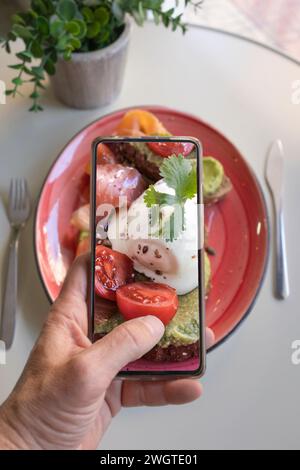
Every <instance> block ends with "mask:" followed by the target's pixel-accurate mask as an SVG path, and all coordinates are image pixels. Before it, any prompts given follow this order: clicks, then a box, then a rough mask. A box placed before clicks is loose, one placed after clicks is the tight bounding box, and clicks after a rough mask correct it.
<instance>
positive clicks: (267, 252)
mask: <svg viewBox="0 0 300 470" xmlns="http://www.w3.org/2000/svg"><path fill="white" fill-rule="evenodd" d="M136 108H139V109H146V110H147V109H149V108H151V109H152V110H154V112H155V109H157V110H161V111H171V112H173V113H174V112H175V113H178V114H183V115H185V116H187V117H189V118H191V119H193V120H196V121H201V123H202V124H203V125H205V126H206V127H207V128H209V129H211V130H212V131H213V132H216V133H217V134H219V135H220V136H221V137H222V138H223V139H225V140H226V141H228V142H229V143H230V145H232V147H233V148H234V149H235V150H236V151H237V153H238V154H239V156H240V158H241V159H242V161H243V163H244V164H245V165H246V167H247V170H248V171H249V173H250V174H251V176H252V178H253V180H254V182H255V184H256V189H257V191H258V193H259V196H260V198H261V202H262V206H263V208H264V212H265V222H266V250H265V255H264V263H263V271H262V274H261V277H260V279H259V283H258V285H257V288H256V289H255V293H254V296H253V298H252V301H251V303H250V304H249V306H248V307H247V309H246V311H245V312H244V313H243V315H242V317H241V318H240V320H239V321H238V322H237V324H236V325H235V326H234V327H233V328H232V329H231V330H230V331H229V332H228V333H227V334H226V335H224V336H223V337H222V338H221V339H220V340H219V341H218V342H216V343H215V344H214V345H213V346H212V347H211V348H209V349H208V350H207V352H208V353H209V352H212V351H214V350H216V349H217V348H218V347H219V346H221V345H222V344H224V343H225V342H226V341H227V340H228V339H230V337H231V336H232V335H233V334H234V333H236V331H237V330H238V329H239V328H240V327H241V326H242V324H243V322H244V321H245V320H246V319H247V318H248V317H249V315H250V313H251V311H252V310H253V308H254V306H255V304H256V302H257V299H258V296H259V293H260V291H261V288H262V286H263V284H264V282H265V278H266V272H267V267H268V264H269V258H270V216H269V210H268V206H267V203H266V198H265V195H264V192H263V190H262V186H261V183H260V181H259V179H258V177H257V176H256V174H255V172H254V170H253V169H252V167H251V165H250V164H249V163H248V161H247V160H246V159H245V158H244V157H243V155H242V153H241V152H240V151H239V149H238V148H237V147H236V145H235V144H233V143H232V142H231V140H230V139H229V138H228V137H227V136H226V135H225V134H224V133H223V132H220V131H219V130H218V129H216V128H215V127H214V126H212V125H211V124H210V123H208V122H206V121H204V120H202V119H201V118H200V117H198V116H196V115H194V114H192V113H189V112H185V111H181V110H179V109H175V108H170V107H168V106H161V105H154V104H148V105H133V106H127V107H125V108H120V109H116V110H114V111H111V112H109V113H106V114H104V115H102V116H100V117H98V118H96V119H94V120H93V121H91V122H90V123H88V124H87V125H86V126H84V127H82V128H81V129H80V130H79V131H78V132H76V133H75V134H74V135H73V136H72V137H71V138H70V139H69V140H68V142H67V143H66V144H65V145H64V146H63V148H62V149H61V150H60V151H59V152H58V154H57V156H56V157H55V159H54V161H53V162H52V163H51V165H50V167H49V169H48V171H47V173H46V175H45V177H44V178H43V180H42V184H41V187H40V190H39V192H38V195H37V204H36V207H35V210H34V218H33V252H34V259H35V264H36V267H37V272H38V276H39V279H40V281H41V284H42V286H43V290H44V292H45V294H46V297H47V299H48V301H49V303H50V304H51V305H52V304H53V303H54V302H55V300H53V299H52V297H51V295H50V292H49V290H48V288H47V286H46V283H45V281H44V278H43V274H42V271H41V266H40V263H39V259H38V249H37V237H36V234H37V220H38V212H39V208H40V202H41V197H42V193H43V191H44V189H45V185H46V182H47V180H48V178H49V176H50V174H51V172H52V170H53V168H54V166H55V165H56V163H57V161H58V160H59V158H60V156H61V155H62V153H63V152H64V151H65V149H66V148H67V147H68V146H69V145H70V144H71V142H73V140H75V139H76V138H77V137H78V136H79V135H80V134H81V133H82V132H83V131H85V130H86V129H88V128H89V127H90V126H92V125H93V124H96V123H97V122H98V121H100V120H102V119H105V118H108V117H110V116H112V115H114V114H116V113H120V112H123V113H125V112H126V111H129V110H131V109H136Z"/></svg>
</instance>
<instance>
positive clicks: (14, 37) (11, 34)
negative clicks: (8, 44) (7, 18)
mask: <svg viewBox="0 0 300 470" xmlns="http://www.w3.org/2000/svg"><path fill="white" fill-rule="evenodd" d="M7 39H9V41H16V39H17V35H16V34H15V33H14V32H13V31H10V32H9V33H8V35H7Z"/></svg>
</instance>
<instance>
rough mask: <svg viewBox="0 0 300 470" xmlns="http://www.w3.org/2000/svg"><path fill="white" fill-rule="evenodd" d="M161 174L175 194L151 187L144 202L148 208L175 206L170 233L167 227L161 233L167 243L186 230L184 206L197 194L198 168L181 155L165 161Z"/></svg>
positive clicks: (169, 226) (171, 217)
mask: <svg viewBox="0 0 300 470" xmlns="http://www.w3.org/2000/svg"><path fill="white" fill-rule="evenodd" d="M159 173H160V175H161V176H162V178H164V180H165V182H166V184H167V185H168V186H169V187H170V188H172V189H174V190H175V194H174V195H172V194H167V193H163V192H159V191H157V190H156V189H155V186H154V185H150V186H149V188H148V189H147V191H146V192H145V194H144V202H145V204H146V206H147V207H152V206H154V205H159V206H173V208H174V211H173V212H172V214H171V215H170V217H169V223H168V233H166V232H167V230H166V227H163V229H162V232H161V234H162V235H164V236H165V238H166V240H167V241H173V240H174V239H176V238H178V236H179V234H180V233H181V232H182V231H184V229H185V216H184V204H185V202H186V201H187V200H188V199H192V198H193V197H194V196H195V194H196V193H197V168H196V165H193V164H192V162H191V161H190V160H188V159H185V158H184V157H183V155H182V154H179V155H178V156H177V155H172V156H170V157H169V158H167V159H165V160H164V162H163V164H162V165H161V167H160V171H159ZM178 220H179V221H180V222H178Z"/></svg>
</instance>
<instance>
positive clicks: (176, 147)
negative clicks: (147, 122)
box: [147, 142, 194, 158]
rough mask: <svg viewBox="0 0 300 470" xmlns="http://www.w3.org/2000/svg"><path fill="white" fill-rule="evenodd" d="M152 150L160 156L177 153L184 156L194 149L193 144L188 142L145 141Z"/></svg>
mask: <svg viewBox="0 0 300 470" xmlns="http://www.w3.org/2000/svg"><path fill="white" fill-rule="evenodd" d="M147 145H148V147H149V148H150V149H151V150H152V152H154V153H156V154H157V155H160V156H161V157H164V158H166V157H170V155H173V154H175V155H179V154H180V153H181V154H182V155H183V156H184V157H186V156H187V155H189V154H190V153H191V151H192V150H193V149H194V144H192V143H190V142H147Z"/></svg>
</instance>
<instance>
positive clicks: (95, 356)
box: [80, 315, 164, 386]
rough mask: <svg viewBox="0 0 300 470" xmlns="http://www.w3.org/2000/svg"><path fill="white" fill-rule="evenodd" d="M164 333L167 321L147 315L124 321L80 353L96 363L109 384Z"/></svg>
mask: <svg viewBox="0 0 300 470" xmlns="http://www.w3.org/2000/svg"><path fill="white" fill-rule="evenodd" d="M163 334H164V325H163V323H162V322H161V321H160V320H159V319H158V318H157V317H154V316H152V315H147V316H145V317H140V318H135V319H134V320H129V321H126V322H124V323H122V324H121V325H119V326H118V327H117V328H114V329H113V330H112V331H111V332H110V333H109V334H107V335H106V336H104V338H102V339H100V340H98V341H97V342H96V343H94V344H93V345H92V346H91V347H89V348H88V349H86V350H85V351H83V352H82V353H80V354H81V356H86V360H87V361H88V362H89V364H93V365H94V367H95V368H96V369H97V370H98V372H99V373H98V374H97V375H98V376H99V377H101V382H103V380H104V381H105V382H106V386H108V385H109V384H110V382H111V381H112V380H113V378H114V377H115V376H116V375H117V373H118V372H119V371H120V370H121V369H122V368H123V367H125V366H126V365H127V364H128V363H129V362H132V361H135V360H137V359H139V358H140V357H142V356H143V355H144V354H146V352H148V351H150V349H152V348H153V347H154V346H155V345H156V344H157V343H158V341H159V340H160V339H161V337H162V336H163Z"/></svg>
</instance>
